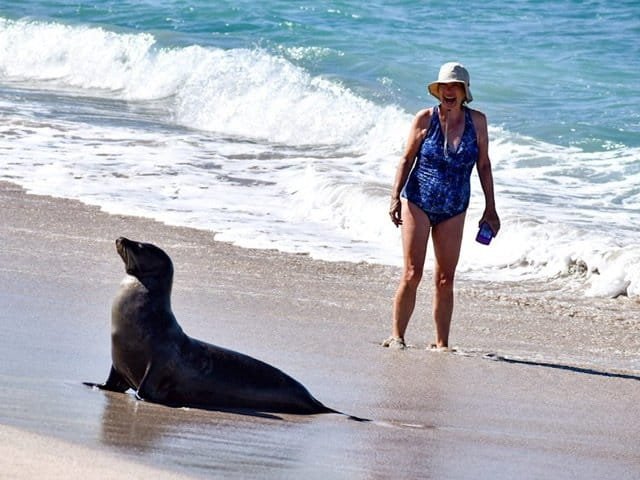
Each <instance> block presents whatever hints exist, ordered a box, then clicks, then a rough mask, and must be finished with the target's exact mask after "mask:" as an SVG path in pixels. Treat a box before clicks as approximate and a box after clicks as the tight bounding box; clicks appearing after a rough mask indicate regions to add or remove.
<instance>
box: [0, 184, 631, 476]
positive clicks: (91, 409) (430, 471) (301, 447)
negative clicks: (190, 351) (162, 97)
mask: <svg viewBox="0 0 640 480" xmlns="http://www.w3.org/2000/svg"><path fill="white" fill-rule="evenodd" d="M118 236H127V237H129V238H133V239H137V240H143V241H150V242H153V243H155V244H157V245H159V246H161V247H162V248H163V249H165V250H166V251H167V252H168V253H169V255H170V256H171V257H172V259H173V260H174V264H175V271H176V273H175V278H174V294H173V310H174V312H175V314H176V316H177V318H178V321H179V322H180V323H181V325H182V327H183V328H184V329H185V331H186V332H187V333H189V334H190V335H192V336H194V337H197V338H200V339H203V340H206V341H209V342H211V343H215V344H218V345H221V346H225V347H228V348H232V349H234V350H238V351H242V352H244V353H247V354H250V355H252V356H255V357H257V358H260V359H262V360H264V361H267V362H268V363H271V364H272V365H275V366H277V367H279V368H281V369H283V370H284V371H286V372H288V373H289V374H291V375H292V376H293V377H295V378H297V379H298V380H299V381H301V382H302V383H303V384H305V385H306V386H307V388H309V390H310V391H311V392H312V393H313V394H314V395H315V396H316V397H317V398H318V399H320V400H321V401H322V402H323V403H325V404H327V405H328V406H330V407H333V408H336V409H338V410H341V411H344V412H347V413H349V414H353V415H358V416H363V417H367V418H371V419H373V420H374V422H371V423H365V424H363V423H357V422H353V421H350V420H348V419H347V418H346V417H342V416H339V415H319V416H310V417H305V416H294V415H280V416H277V417H275V418H273V417H270V416H264V417H261V416H248V415H237V414H231V413H218V412H207V411H201V410H195V409H171V408H167V407H164V406H160V405H153V404H149V403H145V402H139V401H136V400H135V399H134V397H133V396H132V395H128V394H125V395H123V394H110V393H105V392H100V391H95V390H91V389H89V388H86V387H84V386H83V385H82V383H81V382H82V381H102V380H104V379H105V378H106V376H107V373H108V371H109V366H110V354H109V315H110V313H109V312H110V304H111V300H112V298H113V295H114V293H115V291H116V289H117V286H118V284H119V282H120V279H121V278H122V277H123V275H124V272H123V268H122V263H121V261H120V259H119V258H118V257H117V255H116V253H115V247H114V240H115V238H117V237H118ZM0 244H1V247H0V285H2V288H1V289H0V315H2V329H1V332H0V352H2V353H1V355H2V362H1V363H0V381H2V387H3V388H2V389H0V458H1V459H2V460H0V462H1V468H0V478H35V477H45V478H58V477H62V476H64V477H65V478H111V477H116V476H118V477H121V476H123V475H125V474H126V475H127V476H130V477H133V478H138V477H140V478H141V477H143V476H144V477H148V475H150V474H151V475H152V476H153V477H154V478H164V477H166V478H180V477H194V478H243V479H245V478H249V479H250V478H256V479H264V478H273V479H282V478H285V479H286V478H309V479H315V478H318V479H320V478H322V479H328V478H338V479H342V478H344V479H357V478H438V479H439V478H460V479H463V478H493V479H512V478H581V479H584V478H617V479H626V478H628V479H632V478H639V477H640V447H639V446H638V445H639V444H640V434H639V433H638V432H640V409H638V408H637V405H638V402H639V400H640V381H638V380H639V378H638V377H637V376H635V374H633V372H631V373H630V374H629V372H627V374H625V375H618V376H616V375H615V374H613V375H611V374H609V375H601V374H598V371H599V370H598V369H597V368H596V369H595V370H594V371H588V370H586V369H585V370H584V371H578V370H576V369H561V368H550V367H545V366H539V365H537V366H536V365H527V364H518V363H507V362H500V361H491V360H488V359H487V358H485V357H484V356H483V353H487V352H496V353H504V352H509V351H516V350H517V351H518V352H524V351H528V350H531V349H534V348H535V345H536V344H539V345H550V344H553V343H554V342H553V340H554V338H556V337H557V336H558V335H557V334H558V329H559V327H558V322H559V320H562V334H563V335H574V334H575V335H583V336H584V342H586V343H587V344H588V343H589V342H594V344H596V343H597V340H596V339H595V338H597V337H598V336H601V335H602V332H596V334H594V333H593V332H592V333H590V334H585V333H584V332H583V330H581V329H580V325H584V323H585V322H589V321H594V322H595V320H594V318H596V317H597V315H596V314H595V313H593V312H591V311H590V307H589V306H588V305H585V306H581V305H580V303H579V302H577V303H576V304H574V303H571V302H570V303H571V304H568V303H566V302H565V303H564V304H563V303H562V302H559V303H558V304H557V305H555V306H554V307H553V308H551V307H549V305H548V302H536V301H535V300H534V301H528V300H527V301H523V300H522V299H523V296H524V292H527V291H531V298H534V299H535V298H536V294H535V292H534V291H533V289H534V286H526V285H525V286H518V287H517V288H516V287H513V288H510V289H509V291H508V294H507V293H504V292H502V293H500V294H498V293H496V292H495V291H493V290H494V289H495V288H496V286H487V285H474V284H462V285H459V289H458V290H459V295H458V300H457V302H458V303H457V306H456V314H455V319H454V325H453V332H452V336H453V339H454V343H459V344H460V345H461V347H462V348H463V350H465V351H469V352H471V355H468V356H465V355H456V354H441V353H433V352H427V351H425V350H424V348H419V347H423V346H424V344H425V343H426V342H428V341H429V340H430V336H431V332H432V327H431V325H430V321H429V320H428V318H429V315H428V308H429V305H428V291H425V292H424V293H422V294H421V298H422V300H421V304H420V306H419V308H418V309H417V311H416V314H415V317H414V320H413V321H412V324H411V326H410V330H409V333H410V335H412V336H413V338H409V341H410V342H412V343H414V345H415V347H416V348H411V349H409V350H407V351H404V352H398V351H390V350H388V349H384V348H382V347H380V346H379V342H380V341H381V340H382V339H384V337H385V336H386V334H387V333H388V329H389V313H390V303H391V298H392V295H393V290H394V288H395V284H396V280H397V276H398V273H399V272H398V270H397V269H395V268H392V267H384V266H373V265H366V264H346V263H326V262H318V261H314V260H311V259H309V258H308V257H306V256H303V255H288V254H283V253H278V252H273V251H256V250H248V249H241V248H237V247H234V246H231V245H228V244H225V243H221V242H216V241H215V235H214V234H213V233H208V232H202V231H198V230H193V229H184V228H174V227H168V226H165V225H162V224H160V223H157V222H153V221H150V220H146V219H140V218H132V217H123V216H113V215H107V214H105V213H102V212H100V211H99V210H98V209H96V208H93V207H88V206H85V205H82V204H80V203H78V202H75V201H68V200H61V199H54V198H49V197H38V196H32V195H27V194H25V193H24V192H23V191H22V190H21V189H20V188H19V187H17V186H15V185H12V184H8V183H0ZM426 290H428V287H426ZM425 299H427V300H425ZM606 305H608V307H607V308H609V307H610V308H614V309H618V310H620V311H622V312H627V311H632V312H633V313H632V315H635V313H636V312H637V311H638V305H637V304H633V303H631V302H629V303H628V304H622V306H620V305H621V304H620V303H619V302H618V303H607V304H606ZM629 309H631V310H629ZM615 315H618V313H616V314H615ZM615 315H613V316H614V317H615ZM625 315H626V314H625ZM609 317H612V315H609ZM496 322H499V325H496ZM581 322H582V323H581ZM605 323H606V322H605ZM634 325H635V324H634ZM592 330H593V329H592ZM617 332H618V330H617V329H615V328H610V329H608V330H607V331H606V332H605V334H606V335H610V336H612V339H608V341H609V340H613V341H615V340H616V338H615V336H616V335H619V333H617ZM628 334H629V332H626V331H625V333H624V335H628ZM580 339H581V340H582V337H580ZM522 344H525V345H524V346H523V345H522ZM545 348H546V350H545ZM554 348H556V347H551V346H547V347H541V348H540V352H542V353H543V354H544V355H543V357H544V358H549V357H550V356H551V357H553V358H559V356H558V355H557V353H558V352H557V351H555V350H554ZM557 348H559V349H560V351H561V350H562V349H565V350H566V348H567V346H566V345H564V346H561V347H557ZM612 351H613V350H612ZM538 353H539V352H538ZM573 358H574V359H575V358H576V357H575V356H574V357H573ZM595 363H596V364H597V362H595ZM596 366H597V365H596Z"/></svg>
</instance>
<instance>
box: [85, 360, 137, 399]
mask: <svg viewBox="0 0 640 480" xmlns="http://www.w3.org/2000/svg"><path fill="white" fill-rule="evenodd" d="M83 383H84V384H85V385H87V386H88V387H96V388H99V389H100V390H109V391H110V392H120V393H123V392H126V391H127V390H129V388H131V386H130V385H129V382H127V381H126V380H125V378H124V377H123V376H122V375H120V373H118V371H117V370H116V369H115V368H114V367H113V365H111V371H110V372H109V377H108V378H107V381H106V382H104V383H91V382H83Z"/></svg>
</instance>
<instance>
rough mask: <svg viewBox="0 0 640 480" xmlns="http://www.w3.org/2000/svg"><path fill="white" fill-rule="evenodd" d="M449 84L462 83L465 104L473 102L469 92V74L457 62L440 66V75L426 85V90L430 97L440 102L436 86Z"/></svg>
mask: <svg viewBox="0 0 640 480" xmlns="http://www.w3.org/2000/svg"><path fill="white" fill-rule="evenodd" d="M451 82H459V83H462V84H463V85H464V92H465V95H466V97H467V103H469V102H470V101H472V100H473V95H471V90H469V72H468V71H467V69H466V68H464V66H463V65H462V64H460V63H458V62H449V63H445V64H444V65H442V66H441V67H440V73H438V80H436V81H435V82H431V83H430V84H429V85H427V90H428V91H429V93H430V94H431V95H433V96H434V97H436V98H437V99H438V100H440V96H439V95H438V85H440V84H441V83H451Z"/></svg>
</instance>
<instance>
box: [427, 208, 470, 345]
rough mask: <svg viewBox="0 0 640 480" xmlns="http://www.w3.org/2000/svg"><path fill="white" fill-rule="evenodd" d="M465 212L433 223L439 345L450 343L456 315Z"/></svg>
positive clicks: (434, 296) (436, 320)
mask: <svg viewBox="0 0 640 480" xmlns="http://www.w3.org/2000/svg"><path fill="white" fill-rule="evenodd" d="M464 218H465V213H461V214H460V215H456V216H455V217H452V218H450V219H448V220H445V221H443V222H441V223H438V224H437V225H436V226H435V227H433V229H432V230H433V231H432V235H433V252H434V255H435V265H434V271H433V279H434V282H435V289H434V292H433V320H434V322H435V326H436V346H437V347H448V346H449V329H450V327H451V317H452V315H453V303H454V293H453V282H454V277H455V273H456V267H457V266H458V259H459V258H460V246H461V245H462V232H463V230H464Z"/></svg>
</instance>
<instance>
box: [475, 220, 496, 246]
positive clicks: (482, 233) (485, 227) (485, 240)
mask: <svg viewBox="0 0 640 480" xmlns="http://www.w3.org/2000/svg"><path fill="white" fill-rule="evenodd" d="M492 238H493V230H491V227H490V226H489V224H488V223H487V222H482V225H480V230H478V235H476V242H478V243H481V244H483V245H489V244H490V243H491V239H492Z"/></svg>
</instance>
